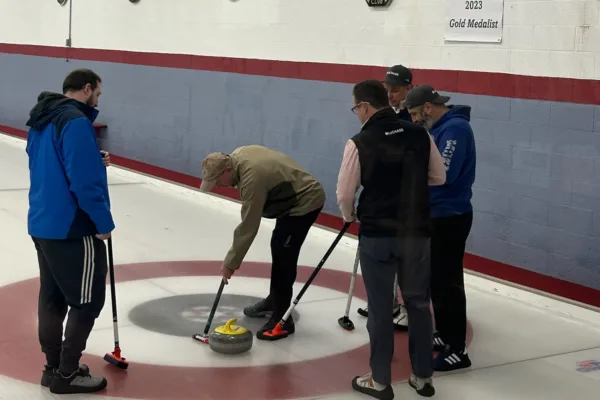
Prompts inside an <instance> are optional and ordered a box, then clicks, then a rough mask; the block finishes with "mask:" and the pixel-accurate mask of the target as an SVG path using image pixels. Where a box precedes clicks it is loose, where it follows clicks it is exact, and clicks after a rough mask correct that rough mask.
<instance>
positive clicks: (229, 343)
mask: <svg viewBox="0 0 600 400" xmlns="http://www.w3.org/2000/svg"><path fill="white" fill-rule="evenodd" d="M235 322H237V319H236V318H232V319H230V320H229V321H227V323H226V324H225V325H222V326H219V327H217V328H215V330H214V331H212V332H211V333H210V335H209V338H208V344H209V346H210V348H211V349H212V350H213V351H215V352H217V353H222V354H240V353H245V352H246V351H248V350H250V349H251V348H252V342H253V340H254V337H253V335H252V332H250V331H249V330H248V329H246V328H244V327H243V326H239V325H233V324H234V323H235Z"/></svg>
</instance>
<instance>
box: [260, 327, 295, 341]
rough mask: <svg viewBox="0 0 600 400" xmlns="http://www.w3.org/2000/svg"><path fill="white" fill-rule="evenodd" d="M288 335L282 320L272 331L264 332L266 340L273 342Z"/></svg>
mask: <svg viewBox="0 0 600 400" xmlns="http://www.w3.org/2000/svg"><path fill="white" fill-rule="evenodd" d="M288 335H289V333H288V331H286V330H285V329H283V325H282V324H281V322H278V323H277V325H275V328H273V329H271V330H270V331H265V332H263V334H262V336H263V339H264V340H269V341H272V342H273V341H275V340H279V339H283V338H286V337H288Z"/></svg>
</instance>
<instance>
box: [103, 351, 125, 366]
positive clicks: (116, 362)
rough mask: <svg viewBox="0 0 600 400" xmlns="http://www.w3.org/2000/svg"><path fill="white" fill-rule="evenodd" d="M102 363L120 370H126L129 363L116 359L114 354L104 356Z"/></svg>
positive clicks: (122, 359)
mask: <svg viewBox="0 0 600 400" xmlns="http://www.w3.org/2000/svg"><path fill="white" fill-rule="evenodd" d="M104 361H106V362H107V363H109V364H112V365H114V366H115V367H117V368H120V369H127V367H129V362H128V361H126V360H125V358H123V357H117V356H116V355H115V353H106V354H105V355H104Z"/></svg>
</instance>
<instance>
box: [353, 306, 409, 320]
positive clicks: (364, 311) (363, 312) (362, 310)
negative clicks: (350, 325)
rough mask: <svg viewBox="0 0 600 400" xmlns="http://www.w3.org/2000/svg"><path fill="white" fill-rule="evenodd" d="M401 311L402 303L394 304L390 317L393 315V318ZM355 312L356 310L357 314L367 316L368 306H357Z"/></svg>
mask: <svg viewBox="0 0 600 400" xmlns="http://www.w3.org/2000/svg"><path fill="white" fill-rule="evenodd" d="M401 311H402V304H396V305H395V306H394V311H393V312H392V317H394V318H396V317H398V315H400V312H401ZM356 312H358V315H361V316H363V317H365V318H366V317H368V316H369V307H365V308H359V309H358V310H357V311H356Z"/></svg>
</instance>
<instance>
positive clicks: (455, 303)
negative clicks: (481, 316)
mask: <svg viewBox="0 0 600 400" xmlns="http://www.w3.org/2000/svg"><path fill="white" fill-rule="evenodd" d="M449 100H450V97H448V96H442V95H440V94H439V93H438V92H437V91H436V90H435V89H434V88H432V87H431V86H428V85H422V86H416V87H415V88H413V89H412V90H411V91H410V92H409V93H408V95H407V96H406V102H405V105H406V108H407V109H408V112H409V113H410V116H411V118H412V120H413V122H415V123H418V124H421V125H423V126H425V128H427V130H428V131H429V132H430V133H431V135H432V136H433V138H434V141H435V143H436V145H437V147H438V149H439V151H440V153H441V155H442V158H443V159H444V164H445V166H446V183H445V184H443V185H441V186H432V187H430V190H429V192H430V201H431V218H432V228H433V232H432V237H431V301H432V303H433V310H434V315H435V325H436V329H437V332H436V333H435V334H434V338H433V342H434V350H439V351H440V353H439V354H438V356H437V357H436V359H435V362H434V369H435V370H436V371H451V370H455V369H459V368H468V367H470V366H471V360H470V359H469V356H468V354H467V348H466V334H467V306H466V295H465V288H464V276H463V257H464V254H465V246H466V241H467V237H468V236H469V233H470V231H471V224H472V222H473V207H472V205H471V197H472V194H473V193H472V185H473V182H474V181H475V162H476V151H475V139H474V136H473V130H472V129H471V125H470V123H469V121H470V117H471V107H469V106H458V105H455V106H447V105H446V103H447V102H448V101H449ZM409 324H410V321H409Z"/></svg>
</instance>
